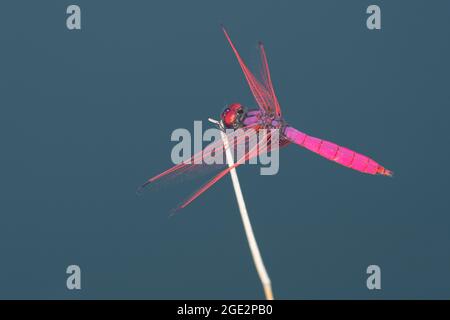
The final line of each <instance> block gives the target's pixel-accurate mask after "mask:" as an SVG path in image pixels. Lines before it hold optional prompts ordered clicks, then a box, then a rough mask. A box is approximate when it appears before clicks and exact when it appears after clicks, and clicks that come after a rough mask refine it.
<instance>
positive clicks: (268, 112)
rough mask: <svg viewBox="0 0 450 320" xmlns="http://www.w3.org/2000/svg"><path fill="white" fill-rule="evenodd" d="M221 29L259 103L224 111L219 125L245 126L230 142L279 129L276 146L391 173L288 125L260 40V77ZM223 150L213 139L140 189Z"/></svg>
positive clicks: (263, 148) (262, 147) (257, 150)
mask: <svg viewBox="0 0 450 320" xmlns="http://www.w3.org/2000/svg"><path fill="white" fill-rule="evenodd" d="M222 29H223V32H224V34H225V37H226V39H227V40H228V42H229V44H230V46H231V49H232V50H233V52H234V54H235V55H236V58H237V60H238V62H239V65H240V66H241V69H242V71H243V72H244V76H245V79H246V80H247V83H248V85H249V87H250V90H251V92H252V94H253V96H254V98H255V100H256V103H257V104H258V106H259V108H258V109H250V110H247V108H245V107H244V106H242V105H241V104H239V103H232V104H230V105H228V106H227V107H226V108H225V110H224V111H223V112H222V114H221V120H220V128H221V129H225V128H227V129H230V128H232V129H242V130H240V131H239V130H238V131H235V132H233V133H229V134H228V135H227V138H228V139H229V140H230V141H232V140H233V139H234V141H235V143H236V145H239V144H249V141H247V140H246V137H245V135H244V133H245V132H246V131H247V130H250V129H251V130H256V131H259V130H261V129H266V130H267V129H278V130H279V131H280V138H279V142H278V144H277V146H276V147H277V148H279V147H284V146H286V145H288V144H290V143H294V144H296V145H299V146H301V147H304V148H306V149H308V150H311V151H312V152H315V153H317V154H319V155H321V156H322V157H324V158H326V159H328V160H331V161H334V162H336V163H339V164H341V165H343V166H346V167H348V168H351V169H353V170H357V171H360V172H363V173H366V174H372V175H375V174H379V175H385V176H391V175H392V172H391V171H389V170H387V169H386V168H384V167H383V166H381V165H380V164H378V163H377V162H375V161H374V160H372V159H371V158H369V157H367V156H365V155H362V154H360V153H357V152H355V151H352V150H350V149H347V148H344V147H342V146H339V145H337V144H335V143H333V142H329V141H326V140H322V139H319V138H315V137H312V136H310V135H308V134H306V133H303V132H301V131H299V130H297V129H295V128H294V127H292V126H290V125H287V124H286V122H285V121H284V119H283V117H282V114H281V108H280V105H279V103H278V99H277V96H276V94H275V90H274V88H273V84H272V79H271V76H270V71H269V65H268V62H267V56H266V52H265V50H264V46H263V44H262V43H261V42H260V43H259V53H260V58H261V77H260V78H259V79H258V78H257V77H255V76H254V75H253V73H252V72H251V71H250V70H249V68H248V67H247V66H246V65H245V63H244V61H243V60H242V58H241V56H240V55H239V53H238V51H237V49H236V47H235V46H234V44H233V42H232V41H231V39H230V36H229V35H228V32H227V31H226V29H225V28H223V27H222ZM236 132H240V134H238V135H236ZM270 139H271V137H270V134H269V136H268V140H267V141H270ZM267 141H266V142H265V143H263V144H261V143H257V144H256V147H254V148H252V149H250V150H248V151H247V152H246V153H245V154H244V156H243V157H241V158H240V159H239V161H237V162H236V163H235V164H234V165H233V166H231V167H227V168H224V167H225V166H226V164H224V165H223V166H219V168H220V169H221V171H220V172H219V173H218V174H216V175H215V176H214V177H213V178H212V179H210V180H209V181H208V182H207V183H206V184H204V185H203V186H202V187H201V188H200V189H199V190H197V191H196V192H195V193H194V194H193V195H191V196H190V197H189V198H188V199H186V200H185V201H184V202H183V203H182V204H181V205H180V206H179V207H178V208H177V209H182V208H185V207H186V206H187V205H189V204H190V203H191V202H192V201H194V200H195V199H196V198H198V197H199V196H200V195H201V194H202V193H204V192H205V191H206V190H208V189H209V188H211V187H212V186H213V185H214V184H215V183H216V182H217V181H219V180H220V179H221V178H223V177H224V176H225V175H227V173H228V172H230V170H231V169H233V168H236V167H237V166H239V165H241V164H242V163H244V162H245V161H247V160H250V159H252V158H254V157H257V156H258V155H260V154H262V153H266V152H269V151H270V150H271V145H269V144H268V143H267ZM224 152H225V147H224V144H223V140H219V141H214V142H213V143H211V144H209V145H208V146H206V147H205V148H204V149H203V150H202V151H201V152H198V153H197V154H194V155H193V156H192V157H191V158H190V159H188V161H184V162H182V163H180V164H177V165H175V166H173V167H172V168H170V169H168V170H166V171H164V172H162V173H160V174H158V175H156V176H154V177H152V178H150V179H148V180H147V181H146V182H145V183H144V184H143V185H142V186H141V188H140V189H142V188H144V187H145V186H147V185H149V184H152V183H155V182H157V181H161V180H168V179H171V178H173V177H176V176H180V175H184V174H188V173H190V172H193V171H196V170H198V169H202V168H205V166H207V165H205V163H211V161H208V160H210V158H212V157H213V156H217V153H219V154H220V155H223V154H224ZM216 168H217V167H216Z"/></svg>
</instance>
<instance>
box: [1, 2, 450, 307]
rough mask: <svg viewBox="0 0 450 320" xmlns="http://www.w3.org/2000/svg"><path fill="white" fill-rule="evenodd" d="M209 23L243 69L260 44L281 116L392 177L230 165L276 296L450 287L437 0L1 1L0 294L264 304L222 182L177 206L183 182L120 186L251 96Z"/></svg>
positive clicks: (445, 43)
mask: <svg viewBox="0 0 450 320" xmlns="http://www.w3.org/2000/svg"><path fill="white" fill-rule="evenodd" d="M73 3H75V4H78V5H80V7H81V10H82V30H81V31H69V30H67V28H66V22H65V20H66V17H67V15H66V13H65V11H66V7H67V6H68V5H69V4H73ZM370 4H378V5H379V6H380V7H381V10H382V30H381V31H369V30H368V29H367V28H366V18H367V14H366V13H365V11H366V8H367V6H368V5H370ZM220 23H223V24H225V25H226V26H227V27H228V29H229V32H230V35H231V37H232V39H233V40H234V42H235V43H236V45H237V47H238V49H239V50H240V52H241V54H242V56H243V57H244V59H245V60H246V62H247V63H248V64H249V65H250V67H251V68H253V69H254V67H255V66H257V62H258V56H257V51H256V48H257V41H258V40H263V41H264V43H265V45H266V50H267V52H268V58H269V63H270V66H271V70H272V77H273V80H274V84H275V87H276V91H277V94H278V97H279V100H280V104H281V106H282V108H283V111H284V115H285V117H286V118H287V120H288V121H289V122H290V123H292V124H293V125H294V126H296V127H297V128H299V129H301V130H303V131H305V132H308V133H310V134H312V135H315V136H318V137H321V138H325V139H329V140H331V141H334V142H337V143H339V144H342V145H344V146H347V147H350V148H353V149H355V150H357V151H359V152H362V153H365V154H367V155H369V156H371V157H373V158H374V159H375V160H377V161H379V162H380V163H382V164H383V165H385V166H386V167H388V168H389V169H392V170H394V171H395V177H394V178H392V179H389V178H386V177H380V176H369V175H363V174H360V173H358V172H355V171H352V170H349V169H346V168H344V167H341V166H338V165H336V164H334V163H331V162H329V161H327V160H325V159H322V158H320V157H318V156H317V155H315V154H313V153H311V152H309V151H307V150H303V149H300V148H298V147H295V146H289V147H288V148H286V149H284V150H283V151H282V152H281V169H280V172H279V174H278V175H275V176H260V175H258V170H257V168H255V167H246V168H241V169H239V175H240V180H241V184H242V187H243V189H244V192H245V198H246V201H247V206H248V208H249V211H250V215H251V219H252V222H253V226H254V229H255V232H256V237H257V239H258V241H259V244H260V247H261V250H262V254H263V257H264V259H265V262H266V265H267V268H268V270H269V272H270V275H271V278H272V281H273V288H274V292H275V296H276V297H277V298H285V299H313V298H319V299H322V298H324V299H333V298H337V299H348V298H363V299H366V298H367V299H379V298H386V299H391V298H401V299H404V298H450V272H449V270H450V250H449V244H450V232H449V231H450V215H449V213H450V212H449V204H450V203H449V202H450V201H449V196H448V190H449V176H450V173H449V169H448V168H449V167H448V166H449V161H450V152H449V149H448V145H449V134H448V128H449V125H448V122H449V115H450V112H449V107H450V104H449V102H450V90H449V74H450V62H449V57H450V43H449V42H450V40H449V39H450V37H449V35H450V3H448V2H444V1H435V2H430V1H357V0H354V1H339V2H338V1H331V0H327V1H325V0H321V1H316V0H314V1H313V0H309V1H295V2H294V1H245V2H243V1H222V2H219V1H197V0H196V1H164V2H154V1H82V0H77V1H56V0H54V1H50V0H43V1H23V0H20V1H12V0H10V1H2V3H1V5H0V41H1V44H0V107H1V114H0V139H1V151H0V152H1V153H0V164H1V166H0V172H1V174H0V199H1V200H0V298H4V299H5V298H38V299H41V298H57V299H72V298H86V299H94V298H149V299H161V298H189V299H190V298H206V299H219V298H224V299H228V298H248V299H259V298H263V294H262V289H261V286H260V283H259V280H258V278H257V275H256V272H255V270H254V267H253V264H252V260H251V257H250V253H249V250H248V246H247V242H246V240H245V235H244V231H243V228H242V224H241V221H240V216H239V213H238V209H237V205H236V202H235V198H234V194H233V190H232V186H231V182H230V180H229V179H228V178H226V179H223V180H222V181H220V182H219V183H218V184H217V185H216V186H214V187H213V188H212V189H211V190H209V191H208V192H207V193H205V194H204V195H202V196H201V197H200V198H199V199H198V200H196V201H195V202H194V203H192V205H191V206H189V207H188V208H186V209H185V210H183V211H181V212H180V213H179V214H177V215H175V216H174V217H169V214H168V213H169V210H170V209H171V208H172V207H174V206H175V205H176V204H177V203H178V202H179V201H180V200H182V199H183V198H184V197H185V196H186V195H188V194H189V193H191V192H192V191H193V190H195V186H198V184H197V183H196V181H195V180H194V181H192V182H191V181H186V182H185V183H182V184H180V185H176V186H174V187H173V188H170V187H169V188H164V189H161V190H157V191H154V192H152V191H150V192H147V193H144V194H143V195H142V196H137V195H136V193H135V190H136V187H137V186H138V185H140V184H141V183H142V182H144V181H145V180H146V179H147V178H148V177H150V176H153V175H155V174H157V173H159V172H161V171H163V170H164V169H166V168H168V167H169V166H170V164H171V163H170V151H171V148H172V147H173V145H174V143H172V142H170V134H171V132H172V130H174V129H175V128H188V129H191V128H192V125H193V120H206V119H207V117H210V116H215V117H217V116H218V114H219V113H220V112H221V110H222V108H223V106H224V105H225V104H226V103H231V102H235V101H239V102H241V103H244V104H246V105H248V106H254V105H255V103H254V101H253V99H252V96H251V94H250V92H249V90H248V87H247V85H246V83H245V80H244V77H243V75H242V72H241V70H240V69H239V66H238V64H237V62H236V60H235V58H234V56H233V54H232V51H231V49H230V48H229V46H228V44H227V43H226V40H225V38H224V36H223V34H222V33H221V30H220ZM70 264H78V265H79V266H80V267H81V270H82V290H81V291H69V290H67V289H66V277H67V275H66V273H65V270H66V267H67V266H68V265H70ZM370 264H377V265H379V266H380V267H381V269H382V290H380V291H369V290H368V289H367V288H366V278H367V275H366V272H365V271H366V268H367V266H368V265H370Z"/></svg>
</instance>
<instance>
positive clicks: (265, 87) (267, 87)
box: [222, 27, 281, 114]
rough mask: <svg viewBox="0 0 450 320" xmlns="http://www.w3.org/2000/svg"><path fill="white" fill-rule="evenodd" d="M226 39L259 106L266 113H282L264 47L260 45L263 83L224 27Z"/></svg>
mask: <svg viewBox="0 0 450 320" xmlns="http://www.w3.org/2000/svg"><path fill="white" fill-rule="evenodd" d="M222 29H223V32H224V34H225V37H226V38H227V40H228V43H229V44H230V46H231V49H233V52H234V54H235V55H236V58H237V60H238V62H239V65H240V66H241V69H242V71H243V72H244V75H245V79H246V80H247V83H248V85H249V87H250V90H251V92H252V94H253V96H254V98H255V100H256V103H257V104H258V106H259V107H260V108H261V109H262V110H263V111H265V112H268V113H272V112H277V113H280V114H281V112H280V106H279V105H278V100H277V98H276V96H275V91H274V90H273V86H272V82H271V79H270V72H269V67H268V64H267V57H266V54H265V51H264V47H263V46H262V44H260V52H261V60H262V67H263V68H262V69H263V70H262V73H263V83H261V81H259V80H258V79H257V78H256V77H255V76H254V75H253V73H252V72H251V71H250V70H249V69H248V67H247V66H246V65H245V63H244V60H243V59H242V58H241V56H240V54H239V52H238V51H237V49H236V47H235V46H234V44H233V42H232V41H231V38H230V36H229V35H228V32H227V31H226V29H225V28H224V27H222Z"/></svg>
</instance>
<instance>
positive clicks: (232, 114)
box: [220, 103, 245, 129]
mask: <svg viewBox="0 0 450 320" xmlns="http://www.w3.org/2000/svg"><path fill="white" fill-rule="evenodd" d="M244 117H245V109H244V107H243V106H242V105H241V104H239V103H232V104H230V105H228V106H227V107H226V108H225V110H223V112H222V114H221V115H220V119H221V120H222V121H221V122H222V125H223V126H224V127H225V128H233V129H237V128H240V127H242V126H243V121H244Z"/></svg>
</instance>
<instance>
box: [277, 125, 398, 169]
mask: <svg viewBox="0 0 450 320" xmlns="http://www.w3.org/2000/svg"><path fill="white" fill-rule="evenodd" d="M284 135H285V136H286V138H287V139H288V140H289V141H291V142H293V143H295V144H297V145H299V146H301V147H304V148H306V149H308V150H310V151H312V152H315V153H317V154H319V155H321V156H322V157H324V158H326V159H328V160H331V161H334V162H337V163H339V164H341V165H343V166H345V167H348V168H351V169H354V170H357V171H360V172H363V173H368V174H381V175H386V176H391V175H392V172H391V171H389V170H387V169H386V168H384V167H383V166H381V165H380V164H379V163H377V162H376V161H374V160H372V159H371V158H369V157H367V156H365V155H363V154H360V153H358V152H355V151H353V150H350V149H348V148H345V147H342V146H339V145H337V144H335V143H333V142H330V141H326V140H322V139H319V138H315V137H312V136H309V135H307V134H306V133H303V132H301V131H299V130H297V129H295V128H293V127H290V126H287V127H286V128H285V129H284Z"/></svg>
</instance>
